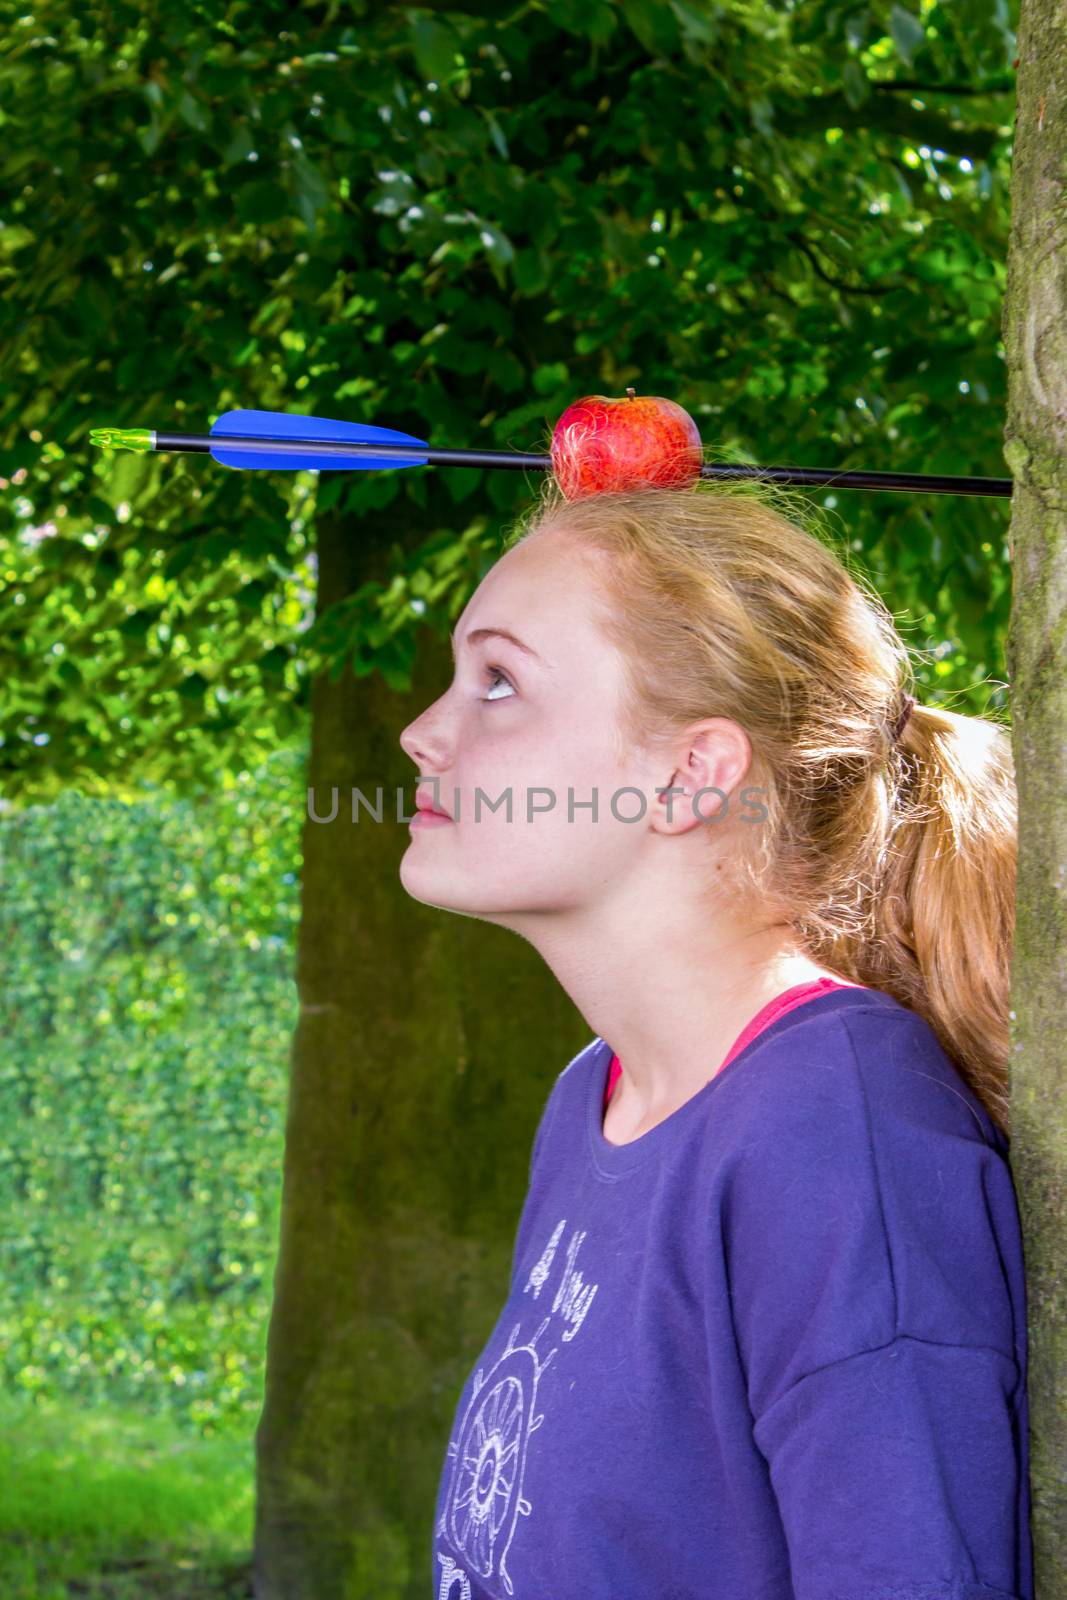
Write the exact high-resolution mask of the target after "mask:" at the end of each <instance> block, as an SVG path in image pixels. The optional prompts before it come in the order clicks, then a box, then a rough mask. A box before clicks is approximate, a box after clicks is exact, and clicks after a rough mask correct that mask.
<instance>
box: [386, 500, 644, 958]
mask: <svg viewBox="0 0 1067 1600" xmlns="http://www.w3.org/2000/svg"><path fill="white" fill-rule="evenodd" d="M596 594H597V588H596V578H595V575H594V572H593V571H591V570H590V568H589V566H587V565H586V563H585V562H584V561H582V560H581V559H580V558H579V557H578V556H577V555H576V554H575V552H574V551H573V550H568V547H567V537H566V533H565V531H563V530H559V529H557V530H553V531H552V532H551V533H549V532H547V531H544V530H543V531H542V532H540V533H539V534H538V535H537V536H536V537H535V538H533V539H531V540H530V541H528V542H527V543H525V544H522V545H517V546H516V547H515V548H514V549H512V550H509V551H508V552H507V553H506V554H505V555H504V556H502V557H501V559H500V560H499V561H498V562H497V564H496V565H495V566H494V567H493V568H492V570H491V571H490V572H489V573H487V574H486V576H485V578H484V579H483V581H482V583H481V584H480V585H479V587H478V589H477V591H476V592H475V593H474V594H473V595H472V596H471V599H470V601H469V602H468V604H467V607H466V610H465V611H464V613H463V615H462V616H461V617H460V619H459V622H458V624H457V626H456V630H455V635H454V640H455V655H456V667H455V674H454V676H453V679H452V683H451V685H450V687H449V688H448V689H447V691H446V692H445V693H444V694H443V695H442V696H441V697H440V699H438V700H435V701H434V703H433V705H431V706H429V707H427V709H426V710H425V711H424V712H423V713H422V714H421V716H419V717H417V718H416V719H415V721H414V722H411V723H409V724H408V726H407V727H406V728H405V729H404V731H403V733H402V734H401V735H400V743H401V746H402V747H403V749H404V751H405V752H406V753H407V754H408V755H409V756H410V757H411V759H412V760H413V761H414V762H415V764H416V766H417V769H418V777H419V779H420V780H421V781H419V783H418V785H417V789H418V796H419V798H420V799H422V798H425V800H426V801H428V802H429V803H430V804H431V805H432V806H433V807H434V809H435V810H438V811H444V812H447V813H448V814H449V815H450V816H451V817H452V818H453V820H452V821H451V822H448V823H441V824H440V825H439V826H436V827H433V826H431V827H418V826H415V827H412V828H411V839H410V842H409V844H408V847H407V850H406V851H405V853H404V856H403V859H402V860H401V863H400V880H401V882H402V884H403V886H404V888H405V889H406V890H407V892H408V893H409V894H410V895H411V896H412V897H413V898H414V899H416V900H421V901H423V902H424V903H425V904H427V905H433V906H439V907H441V908H443V909H447V910H451V911H456V912H460V913H463V914H466V915H468V916H475V917H480V918H482V919H484V920H486V921H490V922H496V923H498V924H500V925H501V926H503V927H510V928H512V929H514V930H515V931H516V932H520V933H523V934H526V935H530V934H531V933H533V932H534V930H535V929H536V928H537V927H538V926H541V925H542V922H543V918H544V915H545V914H546V913H550V912H557V913H568V912H578V913H581V912H583V911H586V910H589V909H592V908H594V906H595V904H596V903H597V902H599V901H600V900H601V899H603V898H605V897H607V896H609V895H610V896H616V895H619V894H625V890H626V885H627V882H628V881H630V880H631V878H633V877H634V876H635V875H636V870H637V865H638V860H639V853H640V852H641V850H642V846H643V842H644V841H645V840H646V839H647V837H648V829H649V821H648V818H649V815H650V813H651V810H652V808H653V807H654V806H655V805H656V803H657V800H656V796H655V793H654V787H655V783H656V782H657V781H658V782H660V783H662V782H665V781H669V780H665V779H664V778H662V777H660V778H659V779H658V780H657V779H656V778H654V777H653V774H652V769H651V766H650V765H649V764H648V762H647V759H643V752H641V751H639V750H637V749H636V748H635V749H634V750H633V751H632V752H629V753H628V757H627V760H626V762H625V764H620V762H619V759H618V754H617V749H616V743H615V740H616V727H617V714H618V708H619V703H620V693H621V689H622V669H621V662H620V659H619V657H618V655H617V653H616V651H615V649H614V647H613V646H612V645H610V644H609V642H608V641H607V640H606V639H605V638H604V637H603V636H602V635H601V634H600V633H599V632H598V630H597V628H596V626H595V623H594V620H593V615H594V601H595V598H596ZM483 629H486V630H488V629H502V630H506V631H507V632H508V633H511V634H513V635H515V636H516V639H517V640H519V641H521V644H520V643H516V642H514V641H513V640H511V639H506V638H502V637H499V636H496V635H493V636H487V637H479V636H478V635H480V633H481V630H483ZM523 646H525V649H524V648H523ZM659 770H660V771H662V763H660V769H659ZM435 778H436V779H437V780H439V781H438V782H437V784H436V785H435V784H434V782H433V780H434V779H435ZM628 785H630V786H633V787H635V788H636V789H638V790H639V791H640V793H639V794H635V793H627V794H622V795H619V796H618V797H617V799H616V809H617V811H618V813H619V816H618V817H616V816H615V815H613V813H612V806H611V802H612V796H613V795H616V793H617V791H618V790H621V789H625V788H626V787H627V786H628ZM476 790H480V791H481V795H480V797H479V799H478V805H477V808H476V805H475V799H476V794H475V791H476ZM642 796H643V799H644V810H643V820H637V821H632V822H627V821H625V820H620V818H623V819H625V818H628V817H629V818H634V817H636V818H639V819H641V818H642V800H641V797H642ZM509 797H510V815H509ZM594 798H595V800H596V803H597V810H596V813H595V818H596V820H595V821H594V812H593V811H592V809H591V807H590V804H589V802H591V801H592V800H593V799H594ZM498 801H500V802H501V803H500V804H499V805H496V802H498ZM491 805H496V809H495V810H493V809H491ZM568 805H570V810H569V811H568Z"/></svg>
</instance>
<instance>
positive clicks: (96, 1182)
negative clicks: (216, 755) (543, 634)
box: [0, 750, 307, 1435]
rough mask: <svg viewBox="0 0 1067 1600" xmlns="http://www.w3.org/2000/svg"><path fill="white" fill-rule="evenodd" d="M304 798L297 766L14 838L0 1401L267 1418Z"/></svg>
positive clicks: (0, 1104)
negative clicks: (11, 1395) (41, 1395)
mask: <svg viewBox="0 0 1067 1600" xmlns="http://www.w3.org/2000/svg"><path fill="white" fill-rule="evenodd" d="M306 781H307V780H306V754H305V752H304V751H303V750H288V751H284V750H283V751H280V752H278V754H277V755H276V756H275V757H273V758H272V759H271V760H270V761H269V762H268V763H267V764H266V765H265V766H264V767H263V768H262V769H261V770H260V771H259V772H257V773H256V774H254V775H249V774H242V775H241V776H240V778H238V779H237V780H236V781H235V783H234V785H233V787H231V788H229V789H227V790H226V791H224V792H223V793H221V794H218V795H203V796H198V797H195V798H192V799H181V800H178V799H173V798H170V797H167V796H166V795H164V794H146V796H145V798H144V799H143V800H140V801H138V802H137V803H135V804H124V803H122V802H120V801H109V800H101V799H97V798H87V797H85V796H83V795H80V794H77V793H73V792H68V793H65V794H64V795H63V796H62V798H61V799H59V800H58V801H57V802H56V803H55V804H53V805H49V806H35V807H32V808H30V809H28V810H25V811H23V812H9V813H8V814H7V815H6V817H4V819H3V820H2V821H0V867H2V874H3V876H2V882H3V891H2V895H0V982H2V985H3V997H4V1008H3V1009H4V1023H5V1025H4V1030H3V1031H4V1042H3V1044H2V1046H0V1362H2V1364H3V1366H2V1372H3V1378H4V1381H5V1386H6V1387H7V1388H8V1390H12V1391H21V1392H24V1393H26V1394H34V1393H38V1392H45V1393H48V1394H50V1395H57V1396H58V1395H66V1396H76V1397H79V1398H83V1399H84V1400H85V1401H86V1402H87V1403H88V1402H92V1401H93V1400H107V1401H109V1402H119V1403H122V1402H126V1401H131V1400H132V1401H135V1402H136V1404H137V1407H138V1409H140V1410H143V1411H148V1412H152V1411H156V1412H158V1411H161V1410H167V1411H170V1412H172V1413H173V1414H174V1415H175V1416H176V1417H178V1418H181V1419H182V1420H183V1421H184V1422H185V1423H187V1424H188V1425H189V1426H190V1428H192V1429H194V1430H196V1431H198V1432H199V1433H200V1434H202V1435H209V1434H212V1433H216V1432H222V1431H226V1430H227V1429H228V1428H229V1427H231V1426H237V1427H239V1428H240V1429H241V1430H242V1431H247V1429H248V1427H249V1424H250V1423H252V1424H253V1425H254V1422H255V1420H256V1418H257V1417H258V1414H259V1411H260V1408H261V1405H262V1393H263V1365H264V1352H265V1345H266V1332H267V1321H268V1317H269V1312H270V1301H271V1288H272V1277H273V1270H274V1260H275V1250H276V1240H277V1231H278V1213H279V1207H280V1203H281V1172H282V1155H283V1145H284V1129H285V1112H286V1101H287V1092H288V1071H289V1044H290V1039H291V1035H292V1031H293V1028H294V1026H295V1023H296V1010H297V996H296V986H295V978H294V973H295V957H294V951H295V933H296V923H297V917H298V912H299V875H300V829H301V826H302V822H303V816H304V810H305V804H306V798H305V797H306Z"/></svg>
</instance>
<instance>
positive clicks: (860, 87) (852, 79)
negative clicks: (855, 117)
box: [841, 60, 871, 111]
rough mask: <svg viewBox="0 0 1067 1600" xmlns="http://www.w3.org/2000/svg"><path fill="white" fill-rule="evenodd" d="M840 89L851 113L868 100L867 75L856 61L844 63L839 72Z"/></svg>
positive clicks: (868, 85) (869, 88)
mask: <svg viewBox="0 0 1067 1600" xmlns="http://www.w3.org/2000/svg"><path fill="white" fill-rule="evenodd" d="M841 87H842V89H843V90H844V95H845V99H846V100H847V101H848V103H849V105H850V106H851V107H852V109H853V111H855V110H857V109H858V108H859V107H860V106H861V105H862V104H863V102H864V101H865V100H868V99H870V95H871V86H870V84H869V82H868V81H867V74H866V73H865V72H864V70H863V68H862V67H861V66H860V64H859V62H858V61H852V60H848V61H846V62H845V65H844V67H843V69H842V72H841Z"/></svg>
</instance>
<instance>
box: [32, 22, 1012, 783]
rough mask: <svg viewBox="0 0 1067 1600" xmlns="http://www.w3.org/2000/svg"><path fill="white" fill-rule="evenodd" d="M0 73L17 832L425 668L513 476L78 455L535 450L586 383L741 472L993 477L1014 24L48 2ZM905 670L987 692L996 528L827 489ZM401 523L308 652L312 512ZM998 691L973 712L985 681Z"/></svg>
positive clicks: (948, 690) (499, 517)
mask: <svg viewBox="0 0 1067 1600" xmlns="http://www.w3.org/2000/svg"><path fill="white" fill-rule="evenodd" d="M5 9H6V17H5V22H4V27H3V29H2V30H0V36H2V40H3V42H2V45H0V50H2V56H0V94H2V101H0V105H2V116H3V143H2V147H0V182H2V185H3V205H2V208H0V209H2V214H3V217H4V225H3V227H2V228H0V292H2V299H0V319H2V321H0V352H2V358H0V359H2V375H3V388H2V393H0V446H2V448H0V474H2V475H3V484H4V488H5V490H6V492H5V494H4V496H3V502H2V506H0V583H2V586H3V587H2V593H0V601H2V604H3V607H4V614H5V624H6V625H5V628H4V630H3V635H2V637H0V651H2V655H0V670H2V672H3V677H4V682H5V689H6V695H5V707H4V718H3V725H2V729H0V734H2V744H0V767H2V770H3V775H4V780H5V785H6V790H7V793H8V794H9V795H10V796H12V797H13V798H14V799H15V800H16V802H17V803H21V802H22V801H25V800H26V799H40V798H46V797H48V796H49V795H51V794H53V793H55V792H57V791H58V790H59V789H60V788H62V787H63V786H66V785H71V784H77V785H79V786H80V787H83V788H86V789H92V788H94V787H103V786H108V787H117V788H118V789H120V790H122V789H123V788H124V787H125V786H128V785H130V784H134V783H137V782H140V781H142V780H146V779H147V780H150V781H174V782H177V783H182V784H185V783H192V782H201V781H203V780H205V779H210V778H211V775H212V774H213V773H218V772H222V771H234V770H237V769H240V768H243V767H245V766H247V765H249V764H253V763H254V762H255V761H256V760H257V759H258V757H259V756H260V755H261V754H262V753H264V752H266V751H269V750H270V749H271V748H273V746H274V745H275V744H276V743H278V742H284V741H286V740H288V739H290V738H303V737H304V735H305V733H306V724H307V716H308V687H309V682H310V680H311V677H312V676H313V674H314V673H315V672H317V671H319V670H322V669H323V668H325V667H329V668H330V670H332V671H333V672H339V671H342V670H346V669H347V668H348V667H351V669H352V670H354V671H356V672H357V673H365V672H369V671H372V670H374V671H380V672H382V673H384V674H385V676H386V678H387V681H388V682H389V683H390V684H391V685H396V686H403V685H405V684H406V683H407V682H408V681H409V674H410V669H411V664H412V661H413V659H414V655H415V651H416V648H417V639H418V634H419V630H420V629H423V628H425V627H427V626H432V627H434V628H435V629H437V628H440V629H443V628H444V627H445V626H446V625H447V623H448V622H449V621H450V620H451V619H452V618H454V616H455V614H456V612H457V610H458V607H459V606H460V605H461V604H462V603H463V601H464V600H465V599H466V596H467V594H468V593H469V591H470V588H471V587H472V585H473V584H474V583H475V582H476V581H477V579H478V577H479V575H480V573H481V572H482V571H484V570H485V567H486V565H487V564H488V563H489V562H490V561H491V560H492V559H493V557H494V553H495V551H496V549H497V547H498V539H499V533H500V530H501V528H502V526H503V525H504V524H505V523H506V522H507V521H508V519H509V518H510V516H511V515H512V514H514V513H515V512H516V511H517V510H518V509H519V508H520V505H521V504H522V502H523V501H524V500H525V499H526V498H527V497H528V495H529V494H530V493H531V492H532V490H533V487H534V486H533V485H532V484H531V483H530V482H529V481H528V479H527V478H526V476H525V475H524V474H518V473H505V472H482V471H478V470H472V469H466V468H450V469H441V468H428V469H408V470H406V471H403V470H400V469H397V470H391V471H388V472H379V473H357V474H347V475H346V474H340V473H334V474H322V475H320V476H318V477H316V476H314V475H306V476H300V477H297V478H290V477H287V476H285V475H282V474H275V475H267V474H257V473H254V472H232V471H228V470H227V469H225V468H222V467H218V466H215V465H214V464H213V463H211V462H209V461H207V460H205V459H202V458H191V457H181V456H147V457H138V456H133V455H125V456H117V455H116V456H113V457H107V456H100V455H96V456H93V455H91V454H90V451H89V448H88V444H87V436H88V430H89V428H90V426H92V425H97V424H101V423H115V424H120V425H131V426H133V425H142V426H148V427H160V428H166V427H172V428H185V429H188V430H190V431H202V430H205V429H206V428H207V427H208V426H209V424H210V422H211V420H212V419H213V418H214V417H215V416H216V415H218V414H219V413H220V412H221V411H223V410H225V409H228V408H230V407H232V406H237V405H247V406H255V407H260V408H278V409H285V410H294V411H301V412H307V413H311V414H317V415H327V416H331V415H343V416H346V417H351V418H354V419H357V420H373V421H375V422H379V423H385V424H387V425H392V426H395V427H398V428H402V429H404V430H405V431H409V432H412V433H414V434H415V435H416V436H417V437H421V438H427V439H431V440H433V441H435V442H439V443H444V444H454V445H470V446H475V445H483V446H488V447H490V448H516V449H541V448H543V447H544V445H545V443H546V440H547V435H548V430H549V429H550V428H551V425H552V423H553V422H554V420H555V418H556V417H558V415H559V414H560V412H561V411H562V410H563V409H564V408H565V406H566V405H567V404H569V403H570V402H571V401H572V400H574V399H575V398H577V397H578V396H579V395H581V394H586V393H595V392H603V393H609V394H621V393H623V391H624V389H625V386H626V385H628V384H633V385H635V386H637V387H638V388H639V389H640V390H641V391H643V392H646V393H658V394H664V395H669V396H671V397H672V398H674V399H677V400H679V401H680V402H681V403H682V404H684V405H685V406H686V408H687V409H688V410H689V411H690V412H691V413H692V414H693V415H694V417H695V418H696V419H697V421H698V423H699V425H700V427H701V430H702V433H703V437H704V440H705V443H706V444H707V445H708V446H709V448H711V449H712V450H713V452H714V453H715V454H717V455H719V456H727V457H732V458H734V459H748V460H754V461H761V462H764V463H772V464H773V463H794V464H802V465H812V466H825V467H841V468H845V467H849V466H860V465H862V466H867V467H872V468H884V469H904V468H908V469H914V470H917V471H928V472H947V473H985V474H991V475H994V476H1005V475H1006V474H1005V472H1004V469H1003V462H1002V456H1001V427H1002V420H1001V419H1002V413H1003V405H1004V390H1005V383H1004V366H1003V351H1002V347H1001V345H1000V341H999V327H998V322H999V315H1000V302H1001V296H1002V292H1003V283H1004V267H1003V258H1004V255H1005V242H1006V233H1007V215H1008V199H1007V183H1008V162H1009V158H1010V135H1011V128H1010V116H1011V87H1012V77H1013V75H1012V61H1013V51H1014V37H1013V33H1012V17H1011V14H1010V12H1009V9H1008V6H1007V5H1006V4H1005V0H996V3H995V4H992V5H991V4H989V3H988V0H953V3H952V4H936V3H935V4H930V3H928V0H909V3H908V4H900V3H895V0H894V3H892V4H888V3H886V0H872V3H870V4H867V5H862V4H857V3H849V4H837V3H832V0H819V3H810V4H808V3H805V4H788V3H787V4H784V5H772V4H770V3H766V0H721V3H711V0H670V3H663V0H622V3H621V4H618V5H612V4H608V3H606V0H525V3H521V0H520V3H519V4H517V5H515V6H514V7H511V8H508V7H501V6H499V5H496V4H493V3H490V0H456V3H455V4H453V3H451V0H441V3H433V4H422V5H420V6H418V7H401V6H397V5H392V4H384V5H373V6H372V5H370V4H369V3H367V0H349V3H346V4H344V5H341V4H339V3H337V0H305V3H304V4H302V5H301V6H298V7H294V6H292V5H290V4H288V0H256V3H255V4H252V3H250V0H200V3H191V0H141V3H130V0H107V3H106V4H104V3H103V0H77V4H75V3H74V0H42V3H41V4H39V5H37V6H35V7H34V8H33V11H32V14H31V13H30V12H29V11H28V10H27V11H25V12H22V10H21V8H20V7H11V6H8V7H7V8H5ZM825 503H826V504H827V505H828V506H833V505H836V511H835V512H834V516H835V517H836V518H839V519H840V522H839V528H840V532H841V536H842V538H843V539H844V540H847V542H848V545H849V548H850V549H851V550H852V551H853V552H855V558H856V560H857V561H859V562H862V563H863V564H864V565H865V566H866V567H867V568H868V569H869V570H870V572H871V574H872V576H873V577H874V579H875V581H876V582H877V583H878V584H879V586H880V587H881V589H882V591H883V593H885V594H886V595H887V597H888V598H889V600H890V603H891V605H892V606H893V608H894V610H895V611H896V612H897V613H898V615H899V616H900V618H901V621H902V624H904V625H906V626H907V628H908V629H909V637H910V639H911V641H912V643H913V645H914V646H915V647H916V648H917V649H920V650H927V651H928V652H929V654H928V655H927V656H925V657H924V660H923V665H922V667H921V670H920V674H919V676H920V680H921V681H923V682H924V684H925V687H926V688H927V689H928V691H929V692H930V693H934V692H939V693H941V694H942V695H944V694H951V695H953V696H958V697H959V698H960V699H961V700H962V701H963V702H964V703H965V707H968V708H970V709H974V710H984V709H985V708H986V706H987V704H988V703H989V701H990V698H991V689H992V701H993V703H994V704H997V705H999V704H1001V703H1002V698H1003V697H1002V691H1001V688H1000V687H999V679H998V676H997V675H998V674H999V672H1000V669H1001V639H1002V635H1003V631H1004V628H1005V625H1006V620H1007V610H1008V604H1009V600H1008V589H1009V583H1008V560H1007V550H1006V547H1005V542H1004V541H1005V532H1006V526H1007V506H1006V503H1004V502H995V501H988V500H984V501H983V500H971V499H962V498H961V499H949V498H939V497H931V496H919V495H877V496H875V495H865V494H851V493H848V492H844V493H842V494H841V495H839V496H836V497H835V496H833V495H830V496H828V497H825ZM385 507H389V508H391V509H392V512H393V513H395V516H394V518H393V520H392V530H393V533H394V535H395V536H392V537H388V538H385V539H383V538H381V537H380V536H379V538H378V539H377V540H372V539H369V538H368V540H367V551H366V556H367V561H366V569H365V570H366V580H365V582H364V583H362V585H361V586H360V587H359V588H358V590H357V591H356V592H355V593H354V594H352V595H351V596H349V597H347V598H346V600H345V601H344V603H343V604H342V605H341V606H339V607H335V608H334V609H333V611H332V612H330V613H327V614H326V615H325V616H323V617H322V618H320V619H319V621H318V622H316V623H314V624H312V620H311V603H312V599H313V594H314V588H315V555H316V552H315V542H314V529H315V518H316V516H317V515H319V514H321V513H322V512H323V511H326V510H332V511H336V512H338V513H339V514H341V515H343V516H344V517H345V519H346V521H347V524H348V526H350V528H351V537H352V538H353V539H355V540H358V539H360V538H361V516H362V515H363V514H364V513H366V512H367V511H369V510H372V509H374V510H380V509H382V508H385ZM990 677H992V679H993V682H992V685H991V684H990V683H989V682H988V681H987V680H989V679H990Z"/></svg>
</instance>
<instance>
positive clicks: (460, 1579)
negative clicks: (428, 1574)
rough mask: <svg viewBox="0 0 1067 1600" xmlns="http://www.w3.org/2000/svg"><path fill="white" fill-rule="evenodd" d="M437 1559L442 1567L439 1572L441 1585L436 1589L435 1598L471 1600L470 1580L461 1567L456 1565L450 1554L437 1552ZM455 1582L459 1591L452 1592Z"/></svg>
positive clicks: (442, 1599) (439, 1599)
mask: <svg viewBox="0 0 1067 1600" xmlns="http://www.w3.org/2000/svg"><path fill="white" fill-rule="evenodd" d="M437 1559H438V1561H439V1562H440V1563H441V1565H442V1567H444V1569H445V1570H444V1571H443V1572H442V1574H441V1587H440V1588H439V1589H438V1591H437V1600H471V1581H470V1579H469V1578H468V1577H467V1574H466V1573H465V1572H464V1570H463V1568H462V1567H457V1566H456V1563H455V1562H454V1561H453V1560H452V1557H451V1556H443V1555H442V1554H441V1552H440V1551H438V1552H437ZM457 1583H458V1584H459V1592H458V1594H457V1593H453V1590H454V1589H455V1587H456V1585H457Z"/></svg>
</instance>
